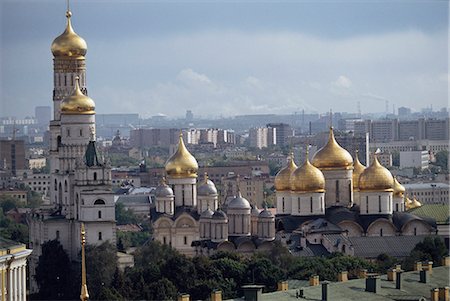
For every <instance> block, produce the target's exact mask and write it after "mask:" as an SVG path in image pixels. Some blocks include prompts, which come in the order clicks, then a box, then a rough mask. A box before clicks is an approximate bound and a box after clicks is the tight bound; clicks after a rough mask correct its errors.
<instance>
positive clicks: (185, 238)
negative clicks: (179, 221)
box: [184, 236, 187, 245]
mask: <svg viewBox="0 0 450 301" xmlns="http://www.w3.org/2000/svg"><path fill="white" fill-rule="evenodd" d="M184 244H185V245H187V236H185V237H184Z"/></svg>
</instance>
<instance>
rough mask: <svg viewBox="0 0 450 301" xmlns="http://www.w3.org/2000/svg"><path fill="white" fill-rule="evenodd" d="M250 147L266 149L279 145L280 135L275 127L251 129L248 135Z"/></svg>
mask: <svg viewBox="0 0 450 301" xmlns="http://www.w3.org/2000/svg"><path fill="white" fill-rule="evenodd" d="M248 138H249V145H250V146H251V147H256V148H259V149H261V148H264V147H269V146H272V145H276V144H278V143H279V142H278V141H279V140H278V133H277V129H276V128H274V127H260V128H251V129H250V130H249V133H248Z"/></svg>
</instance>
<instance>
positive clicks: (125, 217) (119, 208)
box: [116, 203, 139, 225]
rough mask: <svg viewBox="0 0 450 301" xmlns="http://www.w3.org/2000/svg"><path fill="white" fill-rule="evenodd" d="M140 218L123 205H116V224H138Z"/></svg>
mask: <svg viewBox="0 0 450 301" xmlns="http://www.w3.org/2000/svg"><path fill="white" fill-rule="evenodd" d="M138 222H139V218H138V217H137V216H136V215H135V214H134V212H133V211H132V210H127V209H125V206H124V205H123V204H122V203H117V204H116V223H117V224H118V225H126V224H137V223H138Z"/></svg>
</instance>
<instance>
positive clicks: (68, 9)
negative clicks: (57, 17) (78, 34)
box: [66, 0, 72, 19]
mask: <svg viewBox="0 0 450 301" xmlns="http://www.w3.org/2000/svg"><path fill="white" fill-rule="evenodd" d="M70 17H72V12H71V11H70V1H69V0H67V11H66V18H67V19H70Z"/></svg>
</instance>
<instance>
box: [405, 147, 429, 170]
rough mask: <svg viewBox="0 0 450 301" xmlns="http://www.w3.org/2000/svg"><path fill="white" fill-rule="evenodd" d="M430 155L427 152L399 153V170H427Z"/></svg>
mask: <svg viewBox="0 0 450 301" xmlns="http://www.w3.org/2000/svg"><path fill="white" fill-rule="evenodd" d="M429 162H430V155H429V154H428V151H426V150H424V151H403V152H400V168H408V167H416V168H420V169H421V170H423V169H426V168H428V166H429Z"/></svg>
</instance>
